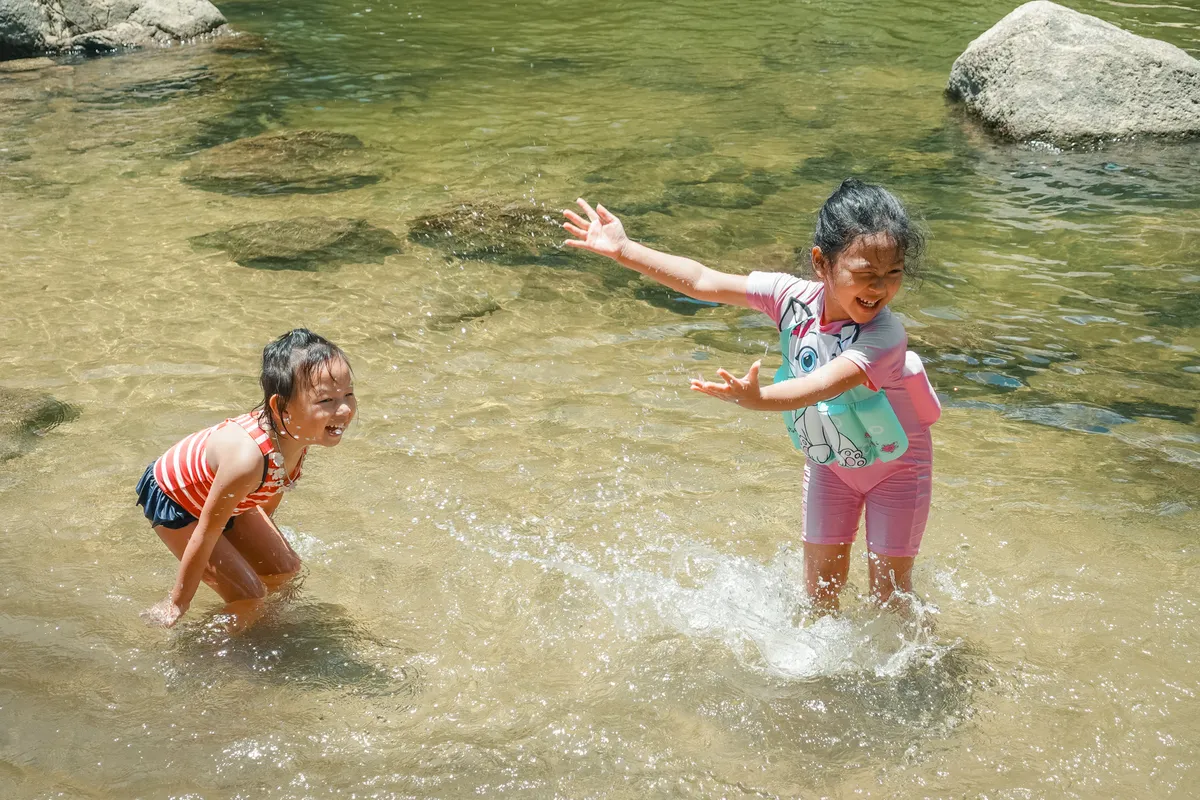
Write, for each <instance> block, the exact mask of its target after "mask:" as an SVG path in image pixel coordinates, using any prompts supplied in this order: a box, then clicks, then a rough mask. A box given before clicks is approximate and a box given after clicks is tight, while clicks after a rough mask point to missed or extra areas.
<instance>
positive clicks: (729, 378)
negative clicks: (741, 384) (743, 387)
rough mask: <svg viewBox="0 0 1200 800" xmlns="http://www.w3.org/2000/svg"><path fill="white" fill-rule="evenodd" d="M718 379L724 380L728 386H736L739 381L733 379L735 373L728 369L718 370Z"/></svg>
mask: <svg viewBox="0 0 1200 800" xmlns="http://www.w3.org/2000/svg"><path fill="white" fill-rule="evenodd" d="M717 377H719V378H721V379H723V380H724V381H725V382H726V383H728V384H736V383H737V382H738V379H737V378H735V377H733V373H731V372H730V371H729V370H726V369H719V370H717Z"/></svg>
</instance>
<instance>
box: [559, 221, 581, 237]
mask: <svg viewBox="0 0 1200 800" xmlns="http://www.w3.org/2000/svg"><path fill="white" fill-rule="evenodd" d="M563 228H564V229H566V231H567V232H568V233H572V234H574V235H576V236H578V237H579V238H580V239H586V238H587V231H585V230H583V229H582V228H579V227H576V226H574V225H572V224H571V223H569V222H564V223H563Z"/></svg>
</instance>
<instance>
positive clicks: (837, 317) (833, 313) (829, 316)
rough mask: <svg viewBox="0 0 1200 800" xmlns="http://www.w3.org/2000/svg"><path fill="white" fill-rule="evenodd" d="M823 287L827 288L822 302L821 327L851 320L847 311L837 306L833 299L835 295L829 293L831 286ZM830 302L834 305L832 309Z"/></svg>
mask: <svg viewBox="0 0 1200 800" xmlns="http://www.w3.org/2000/svg"><path fill="white" fill-rule="evenodd" d="M822 285H824V286H825V292H824V298H823V299H822V302H821V319H820V325H821V327H825V326H826V325H828V324H830V323H832V322H844V321H845V320H848V319H850V315H849V314H847V313H846V311H845V310H844V309H843V308H842V307H841V306H839V305H838V304H837V301H836V300H834V299H833V293H832V292H830V291H829V285H828V284H822ZM830 302H832V303H833V308H830Z"/></svg>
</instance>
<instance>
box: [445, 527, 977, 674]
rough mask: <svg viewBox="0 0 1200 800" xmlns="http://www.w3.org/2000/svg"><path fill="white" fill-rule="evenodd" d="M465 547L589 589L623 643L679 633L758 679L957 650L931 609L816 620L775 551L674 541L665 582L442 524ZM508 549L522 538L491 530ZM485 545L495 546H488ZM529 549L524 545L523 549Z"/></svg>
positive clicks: (565, 550) (628, 565) (565, 551)
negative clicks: (764, 555)
mask: <svg viewBox="0 0 1200 800" xmlns="http://www.w3.org/2000/svg"><path fill="white" fill-rule="evenodd" d="M449 527H450V530H451V532H452V533H453V534H454V535H455V536H456V538H458V539H459V540H460V541H462V542H463V543H464V544H466V545H468V546H471V547H477V548H478V549H483V550H486V551H488V552H489V553H491V554H492V555H493V556H494V557H495V558H496V559H497V560H500V561H505V562H509V563H511V562H514V561H526V562H530V563H535V564H538V565H540V566H542V567H544V568H546V569H552V570H555V571H558V572H561V573H563V574H565V575H569V576H571V577H572V578H575V579H577V580H579V581H581V582H583V583H585V584H586V585H587V586H589V587H590V588H591V589H592V590H593V591H594V592H595V594H596V595H597V597H599V598H600V600H601V601H602V602H603V603H604V604H605V605H606V606H608V608H609V610H610V611H611V612H612V614H613V616H614V618H615V620H616V621H617V626H618V627H619V628H620V629H621V631H622V633H623V634H625V635H626V636H629V637H632V638H637V637H640V636H645V635H658V634H662V633H670V632H674V633H679V634H683V635H685V636H688V637H692V638H697V639H714V640H717V641H720V642H722V643H724V644H725V645H726V646H727V647H728V648H729V650H730V651H731V652H732V653H733V654H734V656H735V657H736V658H737V660H738V661H739V662H740V663H741V664H742V665H743V666H744V667H746V668H747V669H750V670H752V671H754V672H756V673H758V674H761V675H764V676H766V677H771V678H776V679H785V680H804V679H811V678H817V677H831V676H837V675H848V674H855V673H866V674H870V675H874V676H877V677H895V676H898V675H900V674H902V673H904V672H905V671H906V670H907V669H909V668H911V667H915V666H918V665H928V664H931V663H933V662H936V661H937V660H939V659H940V658H941V656H942V655H944V654H945V653H946V652H948V651H950V650H951V649H953V648H954V647H955V646H956V644H957V643H939V642H938V641H937V639H936V637H935V636H934V634H933V633H932V630H931V625H930V623H931V622H932V616H933V615H935V614H936V613H937V609H936V608H935V607H933V606H931V605H926V604H923V603H921V602H920V601H918V600H916V599H915V598H912V607H913V609H914V610H913V612H912V613H911V614H908V615H907V616H906V615H902V614H898V613H894V612H892V611H887V610H881V609H878V608H876V607H875V606H873V605H871V604H870V603H867V602H864V601H861V600H859V599H857V598H856V597H855V593H854V591H853V588H852V587H847V589H846V590H845V591H844V592H843V596H842V603H843V608H844V609H845V612H844V613H843V614H841V615H838V616H818V615H815V614H814V613H813V611H812V607H811V605H810V604H809V602H808V599H807V597H806V596H805V593H804V588H803V568H802V563H801V560H800V558H799V556H798V555H795V554H792V553H790V552H787V551H784V552H782V553H781V554H780V555H779V556H777V557H776V558H774V559H773V560H772V561H770V562H768V563H765V564H764V563H761V562H759V561H756V560H754V559H751V558H746V557H742V556H737V555H730V554H726V553H721V552H718V551H716V550H714V549H712V548H709V547H706V546H703V545H699V544H697V543H694V542H687V541H683V542H676V543H675V546H674V548H673V549H672V564H671V568H670V574H663V572H660V571H654V570H653V569H646V568H642V567H640V566H639V565H638V564H637V560H638V559H637V557H636V556H629V555H625V554H621V553H618V552H616V551H615V550H614V549H612V548H609V550H608V552H607V556H608V558H606V559H605V561H607V562H609V566H608V567H607V568H606V567H601V566H599V565H597V563H596V562H597V559H596V558H595V557H594V556H592V555H589V554H587V553H584V552H579V551H577V550H576V548H574V547H573V546H571V545H570V544H567V543H561V542H560V543H555V544H553V545H550V546H547V544H546V542H547V539H545V538H539V544H540V548H538V547H536V546H535V549H542V550H543V552H544V554H543V555H534V554H531V553H528V552H525V551H524V550H522V549H520V547H519V545H518V547H517V548H516V549H515V550H513V549H506V551H501V550H498V549H496V548H494V547H487V546H483V547H479V546H478V545H476V544H474V543H473V542H472V541H471V540H469V539H468V538H467V537H465V536H463V535H462V534H461V533H460V532H458V531H457V530H456V529H455V526H454V525H453V524H451V525H450V526H449ZM498 533H499V536H500V538H502V539H504V540H505V541H506V542H507V543H508V544H509V545H517V544H518V540H520V539H524V538H525V537H524V536H514V535H513V532H512V530H511V529H506V530H504V531H499V532H498ZM488 538H494V537H488ZM530 544H532V542H530Z"/></svg>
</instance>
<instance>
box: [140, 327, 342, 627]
mask: <svg viewBox="0 0 1200 800" xmlns="http://www.w3.org/2000/svg"><path fill="white" fill-rule="evenodd" d="M261 384H262V389H263V402H262V405H260V406H259V407H258V408H256V409H254V410H253V411H251V412H250V413H248V414H242V415H241V416H240V417H234V418H232V419H227V420H225V421H224V422H221V423H219V424H217V425H214V426H213V427H211V428H206V429H205V430H202V431H200V432H198V433H193V434H192V435H191V436H188V437H186V438H185V439H183V441H181V442H179V443H178V444H176V445H175V446H174V447H172V448H171V449H170V450H168V451H167V452H166V453H164V454H163V455H162V456H161V457H160V458H159V459H158V460H157V461H155V462H154V463H153V464H151V465H150V466H149V467H147V468H146V472H145V474H143V475H142V479H141V480H140V481H139V482H138V485H137V495H138V499H137V502H138V505H140V506H141V507H142V509H143V510H144V512H145V514H146V518H147V519H148V520H150V524H151V525H152V526H153V527H154V531H155V533H157V534H158V535H159V538H161V539H162V540H163V542H164V543H165V544H166V545H167V547H168V548H169V549H170V550H171V552H172V553H174V554H175V557H176V558H178V559H179V574H178V577H177V578H176V579H175V586H174V588H173V589H172V590H171V593H170V595H169V596H168V597H167V599H166V600H163V601H162V602H161V603H159V604H158V605H156V606H154V608H152V609H150V610H149V611H148V612H147V613H146V615H145V616H146V617H147V618H148V620H149V621H150V622H151V623H152V624H158V625H163V626H167V627H169V626H171V625H174V624H175V622H176V621H177V620H178V619H179V617H180V616H182V615H183V613H184V612H186V611H187V609H188V606H189V605H190V604H191V602H192V597H193V596H194V595H195V594H196V589H197V588H198V587H199V585H200V581H204V582H205V583H207V584H208V585H209V586H211V587H212V588H213V590H214V591H216V593H217V594H219V595H220V596H221V598H222V599H223V600H225V601H226V602H227V603H235V602H237V601H245V600H256V599H258V598H261V597H263V596H265V595H266V593H267V584H266V583H265V582H264V579H265V580H266V581H269V582H271V583H272V584H273V585H278V584H279V583H282V582H283V581H284V580H286V579H287V578H289V577H291V576H292V575H293V574H295V573H296V572H297V571H298V570H299V569H300V558H299V556H297V555H296V552H295V551H294V550H292V548H291V546H290V545H289V544H288V543H287V540H286V539H284V538H283V535H282V534H280V532H279V528H277V527H276V526H275V523H274V522H273V521H272V519H271V515H272V514H273V513H274V512H275V509H276V508H277V507H278V506H279V502H280V500H282V499H283V492H285V491H287V490H288V489H290V488H291V487H292V486H293V485H294V484H295V483H296V481H298V480H299V479H300V472H301V467H302V465H303V463H304V456H305V454H306V453H307V452H308V448H309V447H310V446H312V445H322V446H325V447H333V446H334V445H336V444H337V443H338V442H340V441H341V440H342V434H343V433H344V432H345V430H346V426H347V425H349V424H350V421H351V420H352V419H354V414H355V412H356V411H357V408H358V404H357V400H355V397H354V376H353V374H352V373H351V371H350V361H349V359H347V358H346V354H345V353H343V352H342V350H341V348H339V347H338V346H337V345H335V344H333V343H332V342H330V341H329V340H327V339H325V338H323V337H321V336H318V335H317V334H315V333H312V332H310V331H307V330H305V329H304V328H297V329H296V330H294V331H291V332H290V333H285V334H284V335H283V336H280V337H279V338H278V339H276V340H275V341H273V342H271V343H270V344H269V345H267V346H266V348H264V349H263V357H262V377H261Z"/></svg>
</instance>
